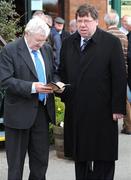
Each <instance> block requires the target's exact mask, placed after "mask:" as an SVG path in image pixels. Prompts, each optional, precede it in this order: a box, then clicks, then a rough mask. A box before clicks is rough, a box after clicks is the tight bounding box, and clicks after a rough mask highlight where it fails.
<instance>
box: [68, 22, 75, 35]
mask: <svg viewBox="0 0 131 180" xmlns="http://www.w3.org/2000/svg"><path fill="white" fill-rule="evenodd" d="M69 29H70V34H73V33H75V32H76V30H77V26H76V19H72V20H70V23H69Z"/></svg>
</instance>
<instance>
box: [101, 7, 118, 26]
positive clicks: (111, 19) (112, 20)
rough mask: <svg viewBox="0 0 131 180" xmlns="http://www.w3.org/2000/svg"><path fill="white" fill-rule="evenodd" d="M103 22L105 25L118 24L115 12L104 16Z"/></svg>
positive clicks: (112, 11)
mask: <svg viewBox="0 0 131 180" xmlns="http://www.w3.org/2000/svg"><path fill="white" fill-rule="evenodd" d="M104 21H105V23H106V24H107V25H109V26H111V25H118V24H119V15H118V13H117V12H116V11H115V10H111V11H110V12H109V13H107V14H106V15H105V16H104Z"/></svg>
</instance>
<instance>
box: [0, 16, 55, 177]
mask: <svg viewBox="0 0 131 180" xmlns="http://www.w3.org/2000/svg"><path fill="white" fill-rule="evenodd" d="M49 32H50V29H49V27H48V25H47V24H46V23H45V22H44V21H43V20H42V19H40V18H38V17H36V18H32V19H31V20H30V21H29V22H28V24H27V25H26V27H25V34H24V37H22V38H19V39H17V40H16V41H14V42H11V43H9V44H8V45H7V46H5V47H4V48H3V49H2V51H1V54H0V74H1V76H0V81H1V85H2V87H3V88H5V89H6V96H5V106H4V120H5V132H6V153H7V162H8V180H22V174H23V166H24V160H25V155H26V151H28V155H29V168H30V174H29V178H28V179H29V180H45V179H46V178H45V174H46V170H47V166H48V154H49V141H48V125H49V122H54V121H55V112H54V97H53V94H52V88H51V87H49V86H46V85H45V84H47V83H48V82H50V81H52V80H53V68H52V58H53V54H52V51H51V49H50V46H49V45H48V44H46V43H45V41H46V38H47V37H48V35H49ZM37 68H38V69H39V72H38V69H37ZM39 73H41V75H40V74H39Z"/></svg>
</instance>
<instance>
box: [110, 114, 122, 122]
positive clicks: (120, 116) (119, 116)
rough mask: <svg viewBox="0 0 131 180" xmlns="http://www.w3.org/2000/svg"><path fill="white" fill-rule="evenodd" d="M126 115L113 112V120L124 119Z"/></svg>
mask: <svg viewBox="0 0 131 180" xmlns="http://www.w3.org/2000/svg"><path fill="white" fill-rule="evenodd" d="M123 117H124V115H123V114H117V113H116V114H115V113H114V114H113V120H114V121H117V120H118V119H122V118H123Z"/></svg>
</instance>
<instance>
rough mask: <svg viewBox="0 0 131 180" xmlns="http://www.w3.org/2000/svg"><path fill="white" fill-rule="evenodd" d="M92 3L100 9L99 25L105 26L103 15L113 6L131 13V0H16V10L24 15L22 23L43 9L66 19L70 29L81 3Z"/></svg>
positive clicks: (123, 11)
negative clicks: (71, 21)
mask: <svg viewBox="0 0 131 180" xmlns="http://www.w3.org/2000/svg"><path fill="white" fill-rule="evenodd" d="M85 3H88V4H92V5H94V6H96V8H97V9H98V11H99V26H100V27H102V28H105V23H104V20H103V17H104V15H105V13H106V12H107V11H108V10H109V9H110V8H111V7H112V8H113V9H116V10H117V11H118V13H119V15H120V16H121V14H122V15H123V14H128V15H130V12H131V0H99V1H98V0H81V1H78V0H15V4H16V10H17V12H18V13H19V14H20V15H21V16H22V17H21V23H22V25H24V24H26V23H27V21H28V20H29V19H30V18H31V16H32V14H33V12H34V11H36V10H42V11H44V12H45V13H46V14H49V15H51V16H52V17H53V18H54V17H56V16H61V17H63V18H64V19H65V21H66V26H65V28H66V29H68V25H69V21H70V20H71V19H74V18H75V11H76V9H77V8H78V6H79V5H81V4H85Z"/></svg>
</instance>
